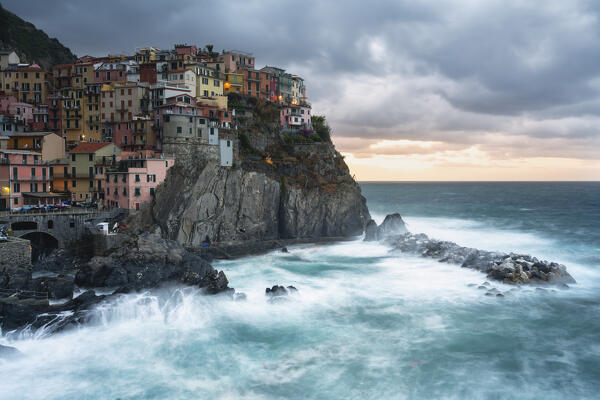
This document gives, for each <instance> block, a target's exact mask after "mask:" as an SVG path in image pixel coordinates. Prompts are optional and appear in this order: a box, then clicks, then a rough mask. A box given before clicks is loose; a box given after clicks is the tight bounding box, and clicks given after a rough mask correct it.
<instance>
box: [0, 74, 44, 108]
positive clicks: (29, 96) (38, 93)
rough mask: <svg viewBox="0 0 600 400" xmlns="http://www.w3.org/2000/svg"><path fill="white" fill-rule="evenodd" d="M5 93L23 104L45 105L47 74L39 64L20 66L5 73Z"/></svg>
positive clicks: (3, 80) (3, 81) (3, 82)
mask: <svg viewBox="0 0 600 400" xmlns="http://www.w3.org/2000/svg"><path fill="white" fill-rule="evenodd" d="M2 84H3V85H4V88H3V89H4V92H6V93H7V94H12V95H14V96H16V97H17V99H18V100H19V101H21V102H23V103H29V104H33V105H38V104H45V103H46V98H47V89H46V85H47V79H46V72H45V71H44V70H43V69H42V68H41V67H40V66H39V65H37V64H31V65H27V66H18V67H16V68H11V69H9V70H6V71H4V72H3V79H2Z"/></svg>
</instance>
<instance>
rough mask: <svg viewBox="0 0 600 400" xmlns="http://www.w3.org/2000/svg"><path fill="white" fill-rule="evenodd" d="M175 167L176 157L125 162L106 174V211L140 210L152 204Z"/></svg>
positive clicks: (124, 160) (110, 169)
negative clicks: (155, 195) (115, 208)
mask: <svg viewBox="0 0 600 400" xmlns="http://www.w3.org/2000/svg"><path fill="white" fill-rule="evenodd" d="M173 165H175V159H174V158H172V157H165V158H134V159H122V160H121V161H119V163H118V166H116V167H115V168H109V169H107V171H106V175H105V186H106V193H105V196H104V198H105V201H104V205H105V207H109V208H113V207H119V208H124V209H127V210H133V211H137V210H139V209H140V207H141V205H142V204H144V203H149V202H151V201H152V199H153V198H154V194H155V191H156V187H157V186H158V185H160V184H161V183H162V182H164V180H165V177H166V175H167V171H168V170H169V168H171V167H172V166H173Z"/></svg>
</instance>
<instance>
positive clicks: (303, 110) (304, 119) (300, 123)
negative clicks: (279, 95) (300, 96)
mask: <svg viewBox="0 0 600 400" xmlns="http://www.w3.org/2000/svg"><path fill="white" fill-rule="evenodd" d="M310 111H311V109H310V106H286V107H283V108H282V109H281V111H280V112H279V120H280V123H281V126H282V127H284V128H306V129H312V122H311V120H312V116H311V112H310Z"/></svg>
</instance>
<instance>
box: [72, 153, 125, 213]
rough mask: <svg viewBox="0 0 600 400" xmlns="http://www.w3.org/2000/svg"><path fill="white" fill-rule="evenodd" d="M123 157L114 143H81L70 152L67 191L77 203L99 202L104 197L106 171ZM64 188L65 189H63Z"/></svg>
mask: <svg viewBox="0 0 600 400" xmlns="http://www.w3.org/2000/svg"><path fill="white" fill-rule="evenodd" d="M120 155H121V149H119V148H118V147H117V146H115V145H114V144H113V143H106V142H104V143H102V142H101V143H87V142H84V143H80V144H79V145H78V146H77V147H75V148H74V149H72V150H71V151H70V152H69V157H68V160H69V165H70V167H71V170H70V172H69V177H70V181H69V183H68V188H67V190H68V191H69V192H71V195H72V197H71V198H72V199H73V200H75V201H98V200H101V199H102V198H103V197H104V188H103V186H102V182H103V180H104V170H105V168H106V166H107V165H110V164H111V163H113V160H117V158H118V157H120ZM63 188H64V187H63Z"/></svg>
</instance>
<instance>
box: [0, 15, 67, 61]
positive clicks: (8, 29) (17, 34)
mask: <svg viewBox="0 0 600 400" xmlns="http://www.w3.org/2000/svg"><path fill="white" fill-rule="evenodd" d="M0 48H5V49H10V50H14V51H15V52H16V53H17V54H18V55H19V57H20V58H21V62H35V63H37V64H39V65H40V66H41V67H42V68H43V69H45V70H46V71H52V67H53V66H54V65H57V64H66V63H71V62H74V61H75V59H76V58H77V57H75V55H74V54H73V53H72V52H71V50H69V49H68V48H66V47H65V46H63V45H62V44H61V43H60V42H59V41H58V40H56V39H54V38H50V37H48V35H46V33H44V31H42V30H39V29H36V27H35V26H34V25H33V24H31V23H29V22H27V21H24V20H22V19H21V18H19V17H18V16H16V15H15V14H13V13H11V12H10V11H7V10H6V9H4V8H2V5H0Z"/></svg>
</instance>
